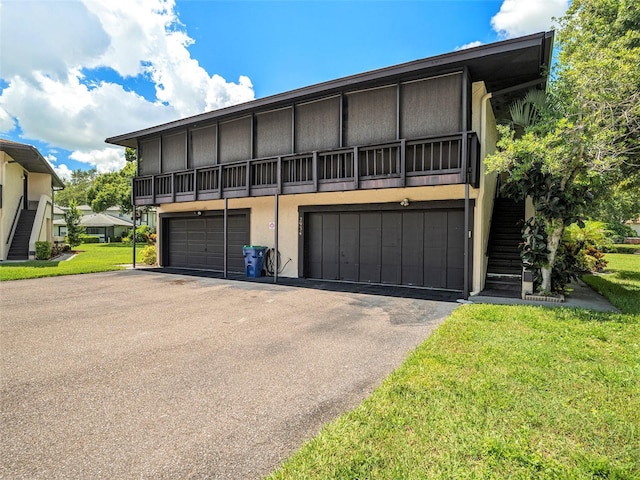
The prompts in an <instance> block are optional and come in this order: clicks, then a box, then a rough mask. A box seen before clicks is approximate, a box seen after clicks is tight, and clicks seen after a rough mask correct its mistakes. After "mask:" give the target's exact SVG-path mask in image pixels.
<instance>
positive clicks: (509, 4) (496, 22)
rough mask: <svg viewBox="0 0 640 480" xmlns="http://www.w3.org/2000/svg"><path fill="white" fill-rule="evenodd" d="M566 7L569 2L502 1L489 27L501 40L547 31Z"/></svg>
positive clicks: (548, 0) (547, 0)
mask: <svg viewBox="0 0 640 480" xmlns="http://www.w3.org/2000/svg"><path fill="white" fill-rule="evenodd" d="M568 7H569V0H504V2H502V6H501V7H500V11H499V12H498V13H497V14H495V15H494V16H493V18H492V19H491V26H492V27H493V29H494V30H495V31H496V32H497V33H498V35H500V36H501V37H502V38H513V37H518V36H522V35H528V34H531V33H536V32H542V31H547V30H549V29H550V28H552V27H553V26H554V22H553V18H554V17H555V18H559V17H561V16H562V15H563V14H564V12H565V11H566V10H567V8H568Z"/></svg>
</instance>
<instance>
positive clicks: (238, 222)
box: [164, 213, 250, 273]
mask: <svg viewBox="0 0 640 480" xmlns="http://www.w3.org/2000/svg"><path fill="white" fill-rule="evenodd" d="M165 222H166V223H164V228H166V229H167V232H166V235H165V236H164V238H166V239H167V252H166V255H165V261H166V263H167V264H168V265H167V266H170V267H184V268H204V269H208V270H223V269H224V219H223V216H222V214H221V213H220V214H214V215H206V216H205V215H203V216H195V215H193V214H192V215H191V216H190V217H177V218H176V217H172V218H167V219H166V220H165ZM227 231H228V234H227V241H228V247H227V248H228V264H227V269H228V271H229V272H238V273H242V272H244V257H243V255H242V247H243V245H247V244H249V243H250V242H249V215H248V214H247V213H242V214H232V213H230V214H229V215H228V218H227Z"/></svg>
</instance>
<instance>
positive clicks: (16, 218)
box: [7, 195, 24, 245]
mask: <svg viewBox="0 0 640 480" xmlns="http://www.w3.org/2000/svg"><path fill="white" fill-rule="evenodd" d="M23 197H24V195H22V196H21V197H20V200H18V205H17V207H16V213H15V214H14V215H13V222H11V228H10V229H9V236H8V237H7V245H10V244H11V239H12V238H13V233H14V232H15V229H16V225H17V224H18V217H19V216H20V211H21V210H22V199H23Z"/></svg>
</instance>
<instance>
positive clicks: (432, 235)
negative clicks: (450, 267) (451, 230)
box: [424, 212, 447, 288]
mask: <svg viewBox="0 0 640 480" xmlns="http://www.w3.org/2000/svg"><path fill="white" fill-rule="evenodd" d="M424 286H425V287H432V288H446V286H447V212H426V213H425V227H424Z"/></svg>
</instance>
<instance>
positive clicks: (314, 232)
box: [306, 213, 323, 278]
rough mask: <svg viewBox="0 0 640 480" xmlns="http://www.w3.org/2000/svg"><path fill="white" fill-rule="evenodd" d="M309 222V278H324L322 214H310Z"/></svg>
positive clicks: (307, 250)
mask: <svg viewBox="0 0 640 480" xmlns="http://www.w3.org/2000/svg"><path fill="white" fill-rule="evenodd" d="M307 222H308V227H307V228H308V233H307V244H306V252H307V259H308V261H307V276H308V277H310V278H322V258H323V257H322V234H321V233H320V232H322V230H323V227H322V225H323V222H322V214H320V213H310V214H309V217H308V219H307Z"/></svg>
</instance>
